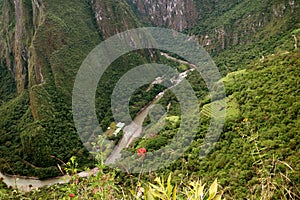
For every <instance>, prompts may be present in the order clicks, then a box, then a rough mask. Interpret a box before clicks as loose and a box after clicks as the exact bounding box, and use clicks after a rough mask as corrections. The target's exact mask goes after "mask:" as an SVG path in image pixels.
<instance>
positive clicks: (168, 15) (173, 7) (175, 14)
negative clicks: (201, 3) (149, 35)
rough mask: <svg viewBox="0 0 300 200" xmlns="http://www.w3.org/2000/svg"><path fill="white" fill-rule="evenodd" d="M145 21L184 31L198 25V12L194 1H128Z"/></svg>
mask: <svg viewBox="0 0 300 200" xmlns="http://www.w3.org/2000/svg"><path fill="white" fill-rule="evenodd" d="M127 1H128V2H129V3H130V4H132V5H133V6H134V7H135V9H136V10H137V11H138V13H139V15H140V16H142V18H143V19H144V20H145V21H150V22H151V23H152V24H154V25H156V26H163V27H168V28H172V29H175V30H178V31H182V30H184V29H186V28H190V27H192V26H193V25H195V24H196V23H197V20H198V12H197V8H196V4H195V3H194V2H193V1H192V0H172V1H170V0H127Z"/></svg>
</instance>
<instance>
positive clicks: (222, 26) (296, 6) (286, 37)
mask: <svg viewBox="0 0 300 200" xmlns="http://www.w3.org/2000/svg"><path fill="white" fill-rule="evenodd" d="M127 2H129V4H130V5H131V6H132V7H133V9H134V10H136V12H137V13H138V14H139V15H140V16H142V17H141V19H143V20H144V22H145V24H146V25H149V24H151V25H155V26H163V27H167V28H173V29H177V30H183V31H184V32H185V33H188V34H190V35H193V36H195V37H196V38H197V40H198V41H199V42H200V44H201V45H203V46H204V47H205V49H206V50H207V51H208V52H209V53H210V54H211V55H212V56H213V58H214V60H215V62H216V64H217V65H218V66H219V68H220V70H221V71H222V73H223V74H224V75H225V74H226V73H229V72H232V71H235V70H237V69H240V68H243V66H245V65H246V64H249V62H250V61H251V60H252V59H257V58H261V57H263V56H267V55H269V54H272V53H276V52H278V51H280V50H282V49H283V50H292V49H294V44H295V41H294V38H293V34H292V32H293V31H295V30H297V29H299V28H300V19H299V16H298V15H299V12H300V3H299V1H295V0H276V1H274V0H262V1H261V0H234V1H225V0H221V1H210V0H193V1H186V0H177V1H165V0H162V1H157V0H153V1H141V0H127ZM195 8H196V9H195ZM190 18H192V19H190ZM194 19H197V20H196V21H195V20H194ZM186 21H188V22H189V23H186ZM299 39H300V38H299V34H298V41H299Z"/></svg>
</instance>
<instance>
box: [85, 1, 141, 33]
mask: <svg viewBox="0 0 300 200" xmlns="http://www.w3.org/2000/svg"><path fill="white" fill-rule="evenodd" d="M91 4H92V7H93V11H94V14H95V19H96V21H97V24H98V26H99V30H100V31H101V33H102V35H103V37H104V38H107V37H109V36H113V35H115V34H117V33H120V32H123V31H126V30H129V29H132V28H137V27H139V26H141V24H140V22H139V21H138V20H137V18H136V17H135V15H134V13H133V12H132V10H131V9H130V7H129V6H128V5H127V4H126V2H125V1H123V0H121V1H120V0H108V1H103V0H91Z"/></svg>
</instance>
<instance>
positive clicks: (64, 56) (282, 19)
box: [0, 0, 300, 199]
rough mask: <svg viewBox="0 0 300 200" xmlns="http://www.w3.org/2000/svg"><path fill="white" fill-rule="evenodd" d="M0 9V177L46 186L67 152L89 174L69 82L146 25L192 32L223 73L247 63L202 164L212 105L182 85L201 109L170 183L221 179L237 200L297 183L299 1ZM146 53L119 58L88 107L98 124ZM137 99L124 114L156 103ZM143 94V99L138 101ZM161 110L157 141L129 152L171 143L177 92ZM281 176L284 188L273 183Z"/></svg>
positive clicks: (26, 1)
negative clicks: (92, 57) (111, 42)
mask: <svg viewBox="0 0 300 200" xmlns="http://www.w3.org/2000/svg"><path fill="white" fill-rule="evenodd" d="M126 2H128V4H127V3H126ZM176 2H177V3H176ZM181 3H183V4H184V5H185V6H181ZM130 6H131V7H130ZM0 7H1V8H2V9H0V10H1V11H0V171H1V172H4V173H8V174H18V175H29V176H37V177H40V178H46V177H53V176H57V175H59V174H60V172H59V170H58V168H57V164H59V165H62V163H61V161H59V160H63V161H67V160H68V159H69V158H70V157H71V156H74V155H75V156H77V157H78V161H79V163H80V167H82V168H83V166H85V165H91V163H92V159H93V158H92V155H90V154H88V152H87V150H86V149H84V147H83V145H82V143H81V141H80V139H79V138H78V135H77V133H76V130H75V127H74V124H73V116H72V112H71V103H72V102H71V92H72V88H73V83H74V79H75V76H76V73H77V71H78V69H79V67H80V65H81V63H82V61H83V60H84V58H85V57H86V56H87V55H88V53H89V52H90V51H91V50H92V49H93V48H94V47H95V46H96V45H97V44H99V43H100V42H101V41H103V40H104V39H106V38H108V37H109V36H112V35H114V34H116V33H118V32H122V31H124V30H128V29H130V28H135V27H140V26H142V24H143V23H146V24H148V25H149V24H153V25H159V26H164V27H169V28H175V29H177V30H182V31H184V32H185V33H188V34H190V35H193V36H194V37H195V38H196V39H197V40H198V41H199V42H200V43H201V44H202V45H203V46H204V47H205V48H206V49H207V50H208V51H209V52H210V53H211V55H212V56H213V59H214V60H215V62H216V63H217V65H218V66H219V69H220V71H221V72H222V73H223V75H224V76H225V75H226V74H228V73H230V72H232V71H236V70H238V69H246V68H247V67H246V66H250V67H248V68H247V69H246V70H245V71H242V72H239V73H236V74H230V75H228V76H227V77H226V78H224V81H225V82H226V88H227V95H228V98H227V101H228V105H229V110H228V113H229V115H228V116H229V117H228V119H227V121H226V126H225V128H224V134H222V136H221V140H220V142H219V143H218V144H217V147H216V149H215V151H213V152H212V153H211V154H210V155H209V156H208V157H206V158H204V159H202V160H200V161H199V158H198V155H199V146H200V144H201V143H202V141H203V137H204V134H205V131H206V130H207V125H208V121H209V119H208V118H209V115H210V114H211V111H210V110H209V106H210V105H209V102H210V99H209V98H206V95H207V89H206V87H205V84H204V82H203V81H201V80H200V78H199V76H196V75H195V74H191V76H190V77H189V78H188V79H189V81H191V82H192V86H193V87H194V89H195V90H196V92H197V97H199V99H200V100H199V102H200V108H202V106H204V107H203V110H202V114H203V115H204V118H203V120H202V121H201V124H202V126H201V127H200V128H199V130H198V133H197V137H196V138H195V140H194V141H193V144H192V146H191V148H190V149H189V150H188V152H187V153H186V155H185V156H184V157H183V158H182V159H183V160H184V164H183V163H182V162H181V161H178V162H176V163H175V164H174V165H172V166H171V167H170V168H169V169H168V170H169V171H174V174H175V175H176V176H177V177H182V176H183V175H182V174H183V172H182V171H184V173H187V172H188V173H189V174H190V175H192V176H195V177H196V176H197V177H202V178H203V179H205V180H212V179H214V177H218V178H219V180H220V183H221V185H222V186H223V187H224V189H225V192H226V195H228V196H229V197H230V195H235V198H237V199H239V198H241V197H247V196H249V195H254V199H256V197H257V195H258V194H259V193H260V192H261V191H260V189H259V184H261V183H262V182H260V181H261V180H263V181H265V180H266V179H268V180H269V178H271V180H272V181H275V182H276V184H278V185H281V186H285V187H287V188H291V190H292V191H295V190H294V189H295V188H296V187H297V186H299V184H298V183H299V182H300V180H299V173H298V172H299V170H300V167H299V162H298V159H297V158H299V141H300V139H299V137H298V133H299V103H297V99H299V89H298V85H299V74H300V73H299V52H298V51H297V50H294V49H296V47H297V46H299V44H298V41H300V31H299V30H300V29H299V28H300V24H299V16H298V15H299V14H298V13H299V9H300V5H299V1H296V0H288V1H287V0H276V1H272V0H263V1H259V0H252V1H251V0H243V1H242V0H235V1H224V0H222V1H208V0H194V1H187V0H178V1H165V0H162V1H156V0H154V1H141V0H131V1H130V0H126V1H125V0H88V1H87V0H72V1H67V0H65V1H59V0H51V1H43V0H14V1H13V0H0ZM181 13H182V14H181ZM136 16H138V17H136ZM164 19H166V20H164ZM140 20H143V21H140ZM147 53H149V52H148V51H144V52H132V53H129V54H128V55H126V56H124V57H122V58H120V59H118V60H116V61H115V62H114V64H113V65H112V66H111V67H110V68H109V69H108V70H107V72H106V73H105V74H104V76H103V77H102V79H101V80H100V83H99V87H98V89H97V95H96V110H97V115H98V118H99V121H101V125H103V127H108V126H109V124H110V123H111V122H112V121H113V119H112V118H111V110H110V103H111V102H110V95H111V92H112V90H113V87H114V84H115V83H116V82H117V81H118V80H119V78H120V77H121V76H122V75H123V74H124V73H126V72H127V71H128V70H129V69H131V68H133V67H134V66H137V65H138V64H143V63H146V62H151V60H150V59H149V56H147V55H148V54H147ZM273 53H274V54H275V55H274V56H270V54H273ZM145 55H146V56H145ZM259 59H261V61H259ZM161 62H163V63H164V62H165V63H167V62H169V61H166V60H164V61H161ZM173 65H175V64H174V63H173ZM100 86H101V87H100ZM160 90H161V88H158V89H157V88H155V92H159V91H160ZM136 93H137V94H136V96H137V97H139V98H137V100H136V101H137V103H136V104H134V102H133V103H132V104H131V105H130V106H131V108H132V110H133V111H132V113H133V115H134V114H136V113H137V112H138V111H139V110H140V108H142V107H143V106H144V105H146V104H147V103H148V100H151V99H152V98H153V97H154V96H155V93H153V94H152V93H151V94H148V96H147V95H144V94H145V91H143V90H139V91H137V92H136ZM145 96H147V97H146V100H145V99H143V98H141V97H145ZM141 99H142V100H141ZM170 102H171V108H170V116H169V117H170V118H169V122H168V124H166V127H165V129H164V130H163V132H162V133H160V134H158V135H157V137H153V138H151V139H149V140H147V139H140V140H137V141H136V142H135V143H134V144H133V145H132V146H131V148H130V149H129V150H132V151H135V150H136V148H138V147H142V146H145V147H147V149H149V150H156V149H158V148H160V147H161V146H163V145H165V144H167V143H168V141H169V140H170V139H171V138H172V137H173V136H174V133H175V132H176V130H177V129H178V122H179V119H178V117H177V116H176V115H177V114H178V111H179V110H180V109H179V103H178V102H177V99H176V98H174V95H173V94H171V93H167V94H166V96H165V97H164V98H163V99H162V100H161V104H162V105H165V106H167V105H168V104H169V103H170ZM205 116H206V117H205ZM148 120H149V119H148ZM147 122H149V121H147ZM147 122H146V123H147ZM256 147H257V148H256ZM252 157H253V160H251V159H249V158H252ZM185 162H187V163H186V164H185ZM274 163H275V164H274ZM288 166H291V168H293V170H294V171H293V170H289V169H288V168H289V167H288ZM168 170H167V171H168ZM261 170H262V171H261ZM286 172H287V173H288V178H289V180H290V182H289V181H288V179H283V178H282V177H281V175H282V174H285V173H286ZM128 180H129V179H128ZM125 182H126V181H125ZM247 182H249V183H247ZM265 183H266V182H264V184H265ZM295 184H296V185H295ZM247 187H249V188H250V189H249V190H247V189H245V188H247ZM276 188H277V187H276ZM277 189H278V188H277ZM272 191H274V190H272ZM281 191H282V190H281V189H278V192H281ZM278 192H277V191H275V193H276V195H277V196H278V195H279V194H278ZM250 193H251V194H250Z"/></svg>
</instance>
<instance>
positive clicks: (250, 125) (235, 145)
mask: <svg viewBox="0 0 300 200" xmlns="http://www.w3.org/2000/svg"><path fill="white" fill-rule="evenodd" d="M299 66H300V53H299V51H296V52H290V53H282V54H276V55H272V56H268V57H266V58H265V59H262V60H257V61H253V62H252V63H251V64H249V65H248V67H247V68H246V70H242V71H238V72H234V73H230V74H228V75H227V76H226V77H224V79H223V81H224V82H225V85H226V92H227V94H226V96H227V98H226V101H227V111H226V112H227V117H226V122H225V126H224V130H223V133H222V134H221V137H220V139H219V141H218V142H217V144H216V147H215V148H214V150H213V151H212V152H211V153H209V154H208V155H207V156H206V157H201V155H202V153H203V149H201V148H202V145H201V144H202V143H203V141H204V137H205V135H206V134H207V130H208V125H209V123H208V122H209V119H210V116H211V115H212V114H213V110H211V109H210V106H211V104H210V103H208V101H206V102H205V101H203V102H202V103H201V104H202V105H203V108H202V111H201V119H200V123H201V126H200V127H199V129H198V130H197V133H196V136H195V139H194V141H193V142H192V144H191V146H190V147H189V149H188V150H187V151H186V152H185V155H184V156H183V157H182V158H181V159H178V161H177V162H175V163H174V164H172V165H171V166H170V167H168V168H167V169H165V168H164V169H163V170H162V171H161V172H160V173H162V174H165V175H167V174H168V173H169V172H173V174H174V177H176V178H175V179H177V181H178V182H180V181H181V180H182V178H183V176H185V174H189V176H191V177H194V178H195V179H198V178H199V177H200V178H201V179H202V180H204V181H205V182H208V181H210V180H212V179H214V178H218V180H219V182H220V185H221V186H222V187H223V190H224V193H225V195H224V196H225V197H227V198H228V199H242V198H250V197H251V198H250V199H259V198H261V197H273V198H272V199H282V198H284V197H285V198H287V197H288V195H289V194H288V192H290V195H291V197H294V198H295V197H297V196H298V197H299V195H300V191H299V190H298V189H299V187H300V185H299V184H300V174H299V172H300V163H299V156H300V137H299V130H300V118H299V116H300V113H299V111H300V103H299V99H300V90H299V84H300V76H299V75H300V68H299ZM190 80H192V79H190ZM164 98H165V99H162V100H161V104H162V105H164V104H165V103H169V102H172V104H174V103H176V101H175V102H174V100H172V97H170V98H169V97H168V96H166V97H164ZM172 107H173V105H172ZM177 116H180V111H178V110H175V111H173V112H172V113H168V117H167V122H166V123H165V124H164V125H163V128H162V129H161V130H162V131H160V132H159V134H157V135H155V136H151V137H148V136H144V137H143V138H141V139H139V140H136V142H135V143H134V144H133V145H132V146H131V148H133V149H138V148H140V147H146V148H147V150H148V151H153V150H157V149H160V148H161V147H162V146H165V145H167V144H168V143H169V142H170V141H171V140H172V138H173V136H174V135H175V134H176V133H177V131H178V130H179V129H180V127H179V126H178V124H177V121H176V120H175V121H174V119H176V117H177ZM131 148H130V149H129V150H132V149H131ZM204 151H205V149H204ZM124 154H126V151H125V152H124ZM262 188H264V189H263V190H262ZM268 195H269V196H268ZM267 199H269V198H267ZM296 199H297V198H296Z"/></svg>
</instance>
